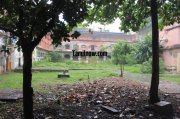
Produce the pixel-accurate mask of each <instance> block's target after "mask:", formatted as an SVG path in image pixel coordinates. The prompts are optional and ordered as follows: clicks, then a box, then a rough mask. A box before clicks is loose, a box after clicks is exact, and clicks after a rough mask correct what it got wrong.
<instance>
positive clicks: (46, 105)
mask: <svg viewBox="0 0 180 119" xmlns="http://www.w3.org/2000/svg"><path fill="white" fill-rule="evenodd" d="M43 88H44V89H45V90H46V91H45V92H35V93H34V118H35V119H168V117H166V116H163V115H159V114H157V113H155V112H154V111H153V108H150V107H149V106H148V93H149V87H148V86H147V85H144V84H141V83H139V82H135V81H132V80H123V79H121V78H118V77H112V78H105V79H99V80H96V81H93V82H86V83H79V84H74V85H53V86H49V85H43ZM159 95H160V98H161V100H166V101H169V102H171V103H172V105H173V110H174V114H173V115H174V118H177V119H178V118H180V97H178V96H177V94H167V93H164V92H160V94H159ZM102 105H103V106H108V107H111V108H113V109H115V110H117V111H118V112H117V113H113V112H111V111H108V110H105V109H104V108H102ZM22 118H23V115H22V99H21V100H18V101H16V102H0V119H22Z"/></svg>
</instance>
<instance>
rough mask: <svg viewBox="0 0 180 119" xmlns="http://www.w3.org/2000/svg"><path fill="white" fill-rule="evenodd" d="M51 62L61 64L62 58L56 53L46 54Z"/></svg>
mask: <svg viewBox="0 0 180 119" xmlns="http://www.w3.org/2000/svg"><path fill="white" fill-rule="evenodd" d="M48 55H49V57H50V61H51V62H63V61H64V58H63V56H61V55H60V54H59V53H58V52H51V53H49V54H48Z"/></svg>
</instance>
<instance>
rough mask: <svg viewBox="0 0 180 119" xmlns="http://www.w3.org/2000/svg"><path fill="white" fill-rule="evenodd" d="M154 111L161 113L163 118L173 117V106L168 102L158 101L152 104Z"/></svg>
mask: <svg viewBox="0 0 180 119" xmlns="http://www.w3.org/2000/svg"><path fill="white" fill-rule="evenodd" d="M154 111H155V112H156V113H158V114H159V115H162V116H163V117H164V118H167V119H172V118H173V108H172V104H171V103H170V102H166V101H160V102H158V103H155V104H154Z"/></svg>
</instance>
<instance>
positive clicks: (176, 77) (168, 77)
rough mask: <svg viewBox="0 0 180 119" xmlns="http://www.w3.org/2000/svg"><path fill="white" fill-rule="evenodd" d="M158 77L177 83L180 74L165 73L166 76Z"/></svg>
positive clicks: (178, 82) (179, 82) (179, 81)
mask: <svg viewBox="0 0 180 119" xmlns="http://www.w3.org/2000/svg"><path fill="white" fill-rule="evenodd" d="M160 79H162V80H168V81H174V82H176V83H177V84H180V75H166V76H160Z"/></svg>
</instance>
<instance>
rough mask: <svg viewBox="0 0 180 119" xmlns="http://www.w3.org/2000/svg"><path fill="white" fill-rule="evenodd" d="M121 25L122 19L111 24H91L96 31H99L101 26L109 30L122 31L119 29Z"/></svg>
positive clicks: (90, 26)
mask: <svg viewBox="0 0 180 119" xmlns="http://www.w3.org/2000/svg"><path fill="white" fill-rule="evenodd" d="M119 26H120V20H119V19H116V20H115V21H114V22H113V23H112V24H109V25H105V26H104V25H101V24H100V23H95V22H93V23H92V24H91V25H89V28H91V29H92V30H94V31H99V28H102V29H105V30H109V32H121V31H120V29H119Z"/></svg>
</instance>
